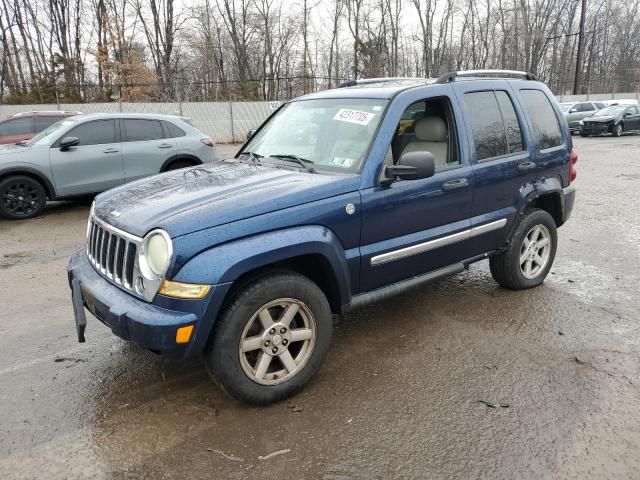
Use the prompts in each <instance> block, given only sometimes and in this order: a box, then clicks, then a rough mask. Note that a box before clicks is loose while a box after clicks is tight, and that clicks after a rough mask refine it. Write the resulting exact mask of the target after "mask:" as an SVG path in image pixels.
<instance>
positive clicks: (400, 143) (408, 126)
mask: <svg viewBox="0 0 640 480" xmlns="http://www.w3.org/2000/svg"><path fill="white" fill-rule="evenodd" d="M457 147H458V142H457V136H456V129H455V123H454V120H453V113H452V110H451V105H450V102H449V100H448V99H447V98H446V97H437V98H429V99H426V100H420V101H418V102H415V103H412V104H411V105H409V106H408V107H407V108H406V110H405V111H404V113H403V114H402V117H400V124H399V125H398V127H397V128H396V134H395V136H394V139H393V141H392V142H391V149H390V153H391V154H392V155H391V156H390V155H389V153H388V154H387V156H386V158H385V164H387V165H388V164H390V163H391V162H393V163H394V164H397V163H398V161H399V160H400V157H402V155H403V154H404V153H408V152H429V153H431V155H433V161H434V163H435V166H436V172H437V171H440V170H445V169H448V168H453V167H456V166H459V165H460V156H459V155H458V148H457Z"/></svg>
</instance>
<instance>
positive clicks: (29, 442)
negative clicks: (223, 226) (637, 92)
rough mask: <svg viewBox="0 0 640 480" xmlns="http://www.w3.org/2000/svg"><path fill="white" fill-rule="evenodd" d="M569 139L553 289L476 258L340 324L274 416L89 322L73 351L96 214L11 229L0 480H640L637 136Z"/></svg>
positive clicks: (5, 270) (196, 366)
mask: <svg viewBox="0 0 640 480" xmlns="http://www.w3.org/2000/svg"><path fill="white" fill-rule="evenodd" d="M575 144H576V148H577V150H578V152H579V154H580V159H579V163H578V172H579V173H578V181H577V182H576V187H577V189H578V197H577V203H576V208H575V210H574V213H573V217H572V219H571V221H570V222H569V223H568V224H567V225H566V226H565V227H563V228H562V229H561V230H560V242H559V250H558V255H557V258H556V262H555V265H554V267H553V269H552V274H551V275H550V276H549V278H548V280H547V281H546V282H545V284H544V285H543V286H542V287H540V288H537V289H533V290H529V291H522V292H511V291H507V290H504V289H501V288H499V287H498V286H497V285H496V284H495V283H494V282H493V281H492V279H491V276H490V275H489V271H488V265H487V264H486V263H481V264H477V265H474V266H472V268H471V269H470V271H469V272H465V273H464V274H460V275H457V276H455V277H452V278H450V279H448V280H446V281H441V282H439V283H436V284H432V285H429V286H426V287H424V288H419V289H417V290H414V291H412V292H410V293H406V294H403V295H401V296H398V297H395V298H393V299H390V300H387V301H384V302H382V303H380V304H377V305H375V306H371V307H368V308H366V309H363V310H360V311H358V312H356V313H354V314H351V315H347V316H344V317H342V318H336V329H335V339H334V342H333V345H332V348H331V351H330V354H329V358H328V361H327V363H326V364H325V366H324V368H323V369H322V370H321V372H320V375H319V376H318V377H317V378H316V380H315V381H314V382H313V383H312V384H311V385H310V386H309V387H308V388H307V389H306V390H305V391H304V392H303V393H301V394H300V395H298V396H297V397H295V398H293V399H291V400H290V401H289V402H284V403H280V404H278V405H273V406H271V407H267V408H252V407H246V406H244V405H241V404H238V403H236V402H234V401H231V400H229V399H228V398H226V397H225V396H224V395H223V394H222V393H221V392H220V391H219V390H218V389H217V388H216V387H215V386H213V385H212V383H211V382H210V381H209V379H208V378H207V374H206V373H205V370H204V368H203V365H202V363H201V362H200V361H190V362H173V361H165V360H163V359H162V358H161V357H158V356H156V355H154V354H152V353H149V352H147V351H145V350H142V349H141V348H138V347H136V346H133V345H130V344H128V343H127V342H125V341H122V340H120V339H118V338H116V337H114V336H113V335H112V334H111V332H110V331H109V330H108V329H107V328H106V327H104V326H103V325H102V324H100V323H99V322H98V321H96V320H94V319H91V318H90V319H89V321H90V323H89V326H88V329H87V343H86V344H82V345H81V344H78V343H77V341H76V338H75V329H74V324H73V314H72V308H71V303H70V298H69V288H68V285H67V280H66V274H65V266H66V264H67V260H68V258H69V256H70V255H71V254H72V253H73V252H74V251H75V250H77V249H78V248H80V247H81V246H82V244H83V242H84V236H85V228H86V217H87V211H88V206H87V204H86V202H85V204H81V203H58V204H54V205H51V206H50V207H49V208H48V209H47V211H46V213H45V215H43V216H42V217H40V218H37V219H33V220H29V221H23V222H6V221H0V478H2V479H13V478H53V479H56V478H132V479H138V478H211V479H227V478H229V479H240V478H265V479H274V478H278V479H288V478H296V479H299V478H322V479H336V480H337V479H365V478H367V479H368V478H380V479H388V478H452V479H461V478H490V479H501V478H504V479H515V478H536V479H537V478H553V479H556V478H557V479H565V478H566V479H585V478H593V479H605V478H615V479H625V478H629V479H632V478H633V479H638V478H640V362H639V359H640V356H639V351H640V328H639V326H640V318H639V314H638V311H639V309H640V294H639V290H640V289H639V287H638V284H639V282H640V208H639V207H640V201H639V200H638V198H639V197H638V196H639V191H640V188H639V187H640V136H624V137H622V138H606V137H601V138H587V139H581V138H577V139H576V140H575ZM274 452H279V454H278V455H275V456H270V457H269V458H267V459H264V458H263V457H265V456H269V455H270V454H272V453H274Z"/></svg>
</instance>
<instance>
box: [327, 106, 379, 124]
mask: <svg viewBox="0 0 640 480" xmlns="http://www.w3.org/2000/svg"><path fill="white" fill-rule="evenodd" d="M375 116H376V115H375V113H369V112H361V111H360V110H349V109H348V108H341V109H340V110H338V113H336V114H335V116H334V117H333V119H334V120H338V121H339V122H349V123H355V124H357V125H368V124H369V122H370V121H371V119H372V118H373V117H375Z"/></svg>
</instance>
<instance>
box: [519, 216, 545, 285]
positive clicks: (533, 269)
mask: <svg viewBox="0 0 640 480" xmlns="http://www.w3.org/2000/svg"><path fill="white" fill-rule="evenodd" d="M550 253H551V233H550V232H549V229H548V228H547V227H546V226H545V225H541V224H539V225H535V226H534V227H532V228H531V229H530V230H529V231H528V232H527V234H526V235H525V236H524V239H523V241H522V245H521V246H520V271H521V272H522V275H523V276H524V277H525V278H528V279H534V278H536V277H537V276H538V275H540V273H541V272H542V271H543V270H544V269H545V267H546V266H547V263H548V262H549V257H550Z"/></svg>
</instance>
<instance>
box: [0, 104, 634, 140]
mask: <svg viewBox="0 0 640 480" xmlns="http://www.w3.org/2000/svg"><path fill="white" fill-rule="evenodd" d="M638 96H639V92H627V93H611V94H591V95H590V94H585V95H558V96H556V99H557V100H558V101H559V102H571V101H582V100H617V99H635V100H638ZM280 104H281V102H279V101H271V102H269V101H257V102H238V101H228V102H145V103H142V102H140V103H138V102H135V103H134V102H117V101H116V102H106V103H60V104H55V103H53V104H31V105H0V118H4V117H7V116H10V115H14V114H16V113H20V112H28V111H43V110H66V111H79V112H82V113H155V114H163V115H180V116H184V117H188V118H190V119H191V121H192V123H193V125H194V126H195V127H196V128H198V129H199V130H200V131H202V132H203V133H205V134H206V135H208V136H210V137H211V138H212V139H213V140H214V141H215V142H216V143H236V142H244V141H245V140H246V138H247V132H248V131H249V130H251V129H254V128H257V127H258V126H259V125H260V124H261V123H262V122H263V121H264V120H266V118H267V117H268V116H269V115H270V114H271V113H272V112H273V111H274V110H276V109H277V108H278V107H279V106H280Z"/></svg>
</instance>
